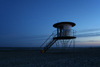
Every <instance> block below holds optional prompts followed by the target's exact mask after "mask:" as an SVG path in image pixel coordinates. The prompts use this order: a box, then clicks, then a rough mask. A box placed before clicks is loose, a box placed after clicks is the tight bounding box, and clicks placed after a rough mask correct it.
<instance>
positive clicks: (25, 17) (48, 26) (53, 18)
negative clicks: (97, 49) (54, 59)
mask: <svg viewBox="0 0 100 67" xmlns="http://www.w3.org/2000/svg"><path fill="white" fill-rule="evenodd" d="M62 21H71V22H74V23H76V26H75V27H73V29H74V30H76V31H77V32H76V36H77V38H76V46H80V47H83V46H100V42H99V41H100V0H0V47H39V46H40V45H41V44H42V43H43V42H44V41H45V40H46V39H47V38H48V37H49V36H50V35H51V34H52V32H53V31H54V30H56V28H54V27H53V24H55V23H57V22H62Z"/></svg>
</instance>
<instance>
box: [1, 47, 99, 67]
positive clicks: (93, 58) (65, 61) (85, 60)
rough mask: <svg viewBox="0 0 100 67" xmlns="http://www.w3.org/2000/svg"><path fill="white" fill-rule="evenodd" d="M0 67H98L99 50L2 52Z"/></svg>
mask: <svg viewBox="0 0 100 67" xmlns="http://www.w3.org/2000/svg"><path fill="white" fill-rule="evenodd" d="M0 67H100V48H95V49H89V48H80V49H79V48H77V49H75V50H74V53H73V51H71V50H69V51H66V52H65V51H62V50H54V49H51V50H48V51H47V52H46V53H44V54H42V53H40V51H39V50H13V51H12V50H8V51H7V50H5V51H4V50H3V51H0Z"/></svg>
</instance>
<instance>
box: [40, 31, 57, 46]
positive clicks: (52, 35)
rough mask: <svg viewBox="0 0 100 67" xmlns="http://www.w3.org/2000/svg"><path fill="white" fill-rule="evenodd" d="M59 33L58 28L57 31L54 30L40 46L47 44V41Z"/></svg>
mask: <svg viewBox="0 0 100 67" xmlns="http://www.w3.org/2000/svg"><path fill="white" fill-rule="evenodd" d="M56 35H57V34H56V30H55V31H53V33H52V34H51V35H50V36H49V37H48V38H47V39H46V40H45V42H44V43H43V44H42V45H41V46H40V48H41V47H42V46H43V45H45V46H46V45H47V43H48V42H50V41H51V40H52V39H53V37H55V36H56Z"/></svg>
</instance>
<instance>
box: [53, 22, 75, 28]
mask: <svg viewBox="0 0 100 67" xmlns="http://www.w3.org/2000/svg"><path fill="white" fill-rule="evenodd" d="M61 24H70V25H72V27H73V26H75V25H76V24H75V23H73V22H59V23H56V24H54V25H53V27H55V28H57V27H58V26H59V25H61Z"/></svg>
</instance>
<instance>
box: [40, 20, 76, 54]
mask: <svg viewBox="0 0 100 67" xmlns="http://www.w3.org/2000/svg"><path fill="white" fill-rule="evenodd" d="M75 25H76V24H75V23H73V22H59V23H56V24H54V25H53V27H55V28H57V31H56V32H57V33H53V34H52V35H50V37H52V38H51V40H50V41H49V42H47V41H48V40H49V39H50V37H49V38H48V39H47V40H46V41H45V42H44V43H43V44H42V45H41V46H40V47H42V46H43V45H44V44H46V45H45V46H44V47H43V49H42V50H41V52H42V53H44V52H46V51H47V50H48V49H49V48H50V47H51V46H52V45H53V44H54V43H55V42H56V41H57V40H71V39H75V38H76V37H75V35H74V33H75V31H74V30H72V27H74V26H75ZM46 42H47V43H46ZM68 42H69V41H68ZM68 42H67V43H66V45H67V44H68ZM71 42H72V41H71ZM73 46H75V44H74V43H73Z"/></svg>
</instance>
